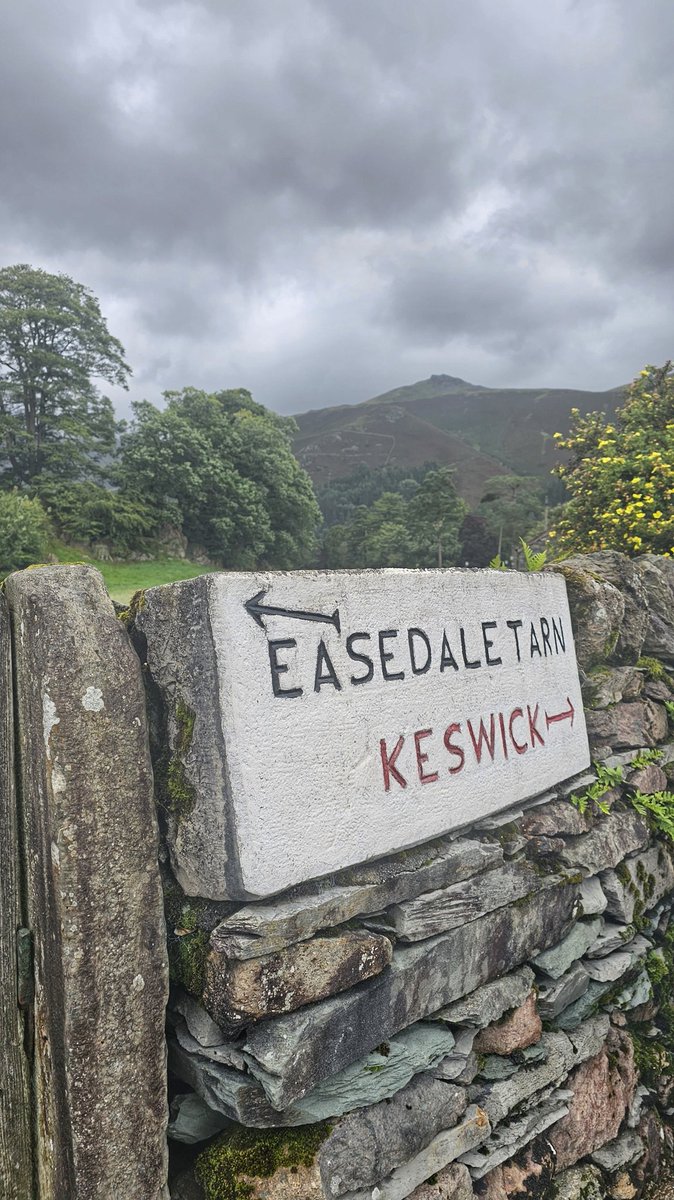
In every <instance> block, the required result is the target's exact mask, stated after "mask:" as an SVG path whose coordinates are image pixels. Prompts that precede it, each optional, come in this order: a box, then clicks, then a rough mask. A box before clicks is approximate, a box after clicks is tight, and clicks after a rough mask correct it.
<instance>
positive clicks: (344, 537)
mask: <svg viewBox="0 0 674 1200" xmlns="http://www.w3.org/2000/svg"><path fill="white" fill-rule="evenodd" d="M464 512H465V508H464V505H463V502H462V501H461V500H460V499H459V498H458V496H457V493H456V488H455V486H454V481H453V478H452V472H451V471H450V470H449V469H448V468H442V469H440V470H438V471H429V472H427V474H426V476H425V477H424V479H423V480H422V482H421V483H420V485H419V487H418V488H417V490H416V492H415V493H414V495H413V496H412V498H411V499H410V500H406V499H405V497H404V496H402V495H401V494H400V493H399V492H384V493H383V494H382V495H381V496H379V497H378V498H377V499H376V500H375V501H374V503H373V504H371V505H370V507H369V508H368V507H366V506H365V505H361V506H360V507H359V508H357V509H356V510H355V512H354V514H353V516H352V517H351V520H350V521H349V522H348V523H347V524H345V525H333V526H331V528H330V529H328V530H327V531H326V535H325V537H324V542H323V557H324V561H325V565H326V566H329V567H432V566H435V565H437V564H438V562H440V563H441V564H442V563H447V562H453V561H455V560H456V558H457V556H458V553H459V538H458V533H459V528H460V526H461V522H462V519H463V515H464Z"/></svg>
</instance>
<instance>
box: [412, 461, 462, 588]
mask: <svg viewBox="0 0 674 1200" xmlns="http://www.w3.org/2000/svg"><path fill="white" fill-rule="evenodd" d="M453 476H454V472H453V471H452V470H451V468H450V467H439V468H438V470H437V471H429V472H428V474H427V475H425V476H424V478H423V480H422V482H421V484H420V486H419V488H418V490H417V491H416V492H415V494H414V496H413V497H412V499H411V500H410V502H409V506H408V511H407V526H408V529H409V531H410V536H411V538H412V542H413V547H414V550H413V554H414V558H415V560H416V565H417V566H432V565H436V564H437V566H439V567H441V566H442V565H443V562H444V563H451V562H456V559H457V556H458V553H459V529H460V528H461V524H462V521H463V518H464V516H465V512H466V507H465V505H464V503H463V501H462V500H460V499H459V496H458V494H457V491H456V487H455V485H454V478H453Z"/></svg>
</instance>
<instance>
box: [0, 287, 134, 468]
mask: <svg viewBox="0 0 674 1200" xmlns="http://www.w3.org/2000/svg"><path fill="white" fill-rule="evenodd" d="M128 375H129V367H128V366H127V364H126V362H125V360H124V350H123V348H122V345H121V343H120V342H118V341H117V339H116V338H114V337H112V335H111V334H110V333H109V332H108V328H107V325H106V322H105V319H104V318H103V316H102V315H101V311H100V307H99V304H98V300H97V299H96V297H95V296H94V295H93V294H92V293H91V292H90V291H89V289H88V288H85V287H83V286H82V284H79V283H75V282H74V281H73V280H72V279H70V278H69V277H68V276H67V275H50V274H48V273H47V272H46V271H42V270H38V269H35V268H33V267H30V266H26V265H25V264H23V265H20V266H14V267H5V268H4V269H2V270H0V444H1V445H2V449H3V458H4V464H3V469H2V475H1V478H2V480H3V481H4V484H5V486H7V485H10V486H11V485H12V484H28V483H31V482H32V481H34V480H35V478H36V477H37V476H40V477H44V476H47V477H50V478H59V479H73V478H75V479H76V478H80V477H82V475H83V474H87V473H90V472H96V471H98V470H100V465H99V464H98V462H97V459H98V458H99V457H100V455H102V454H106V453H109V452H111V451H112V449H113V448H114V440H115V428H116V426H115V419H114V413H113V409H112V405H111V403H110V401H109V400H108V399H107V398H105V397H102V396H100V395H99V393H98V391H97V390H96V388H95V386H94V382H93V381H94V380H95V379H105V380H107V382H108V383H113V384H117V385H119V386H121V387H126V381H127V376H128Z"/></svg>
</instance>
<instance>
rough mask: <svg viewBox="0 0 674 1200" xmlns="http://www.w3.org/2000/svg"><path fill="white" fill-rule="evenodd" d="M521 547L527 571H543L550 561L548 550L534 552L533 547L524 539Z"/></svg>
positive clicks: (521, 539) (521, 540)
mask: <svg viewBox="0 0 674 1200" xmlns="http://www.w3.org/2000/svg"><path fill="white" fill-rule="evenodd" d="M520 546H521V547H522V553H523V555H524V563H525V566H526V569H527V571H542V570H543V567H544V566H545V564H546V562H547V561H548V552H547V550H538V551H536V550H532V549H531V546H528V545H527V543H526V542H525V540H524V538H520Z"/></svg>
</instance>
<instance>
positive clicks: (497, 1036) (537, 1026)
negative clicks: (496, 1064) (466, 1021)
mask: <svg viewBox="0 0 674 1200" xmlns="http://www.w3.org/2000/svg"><path fill="white" fill-rule="evenodd" d="M542 1032H543V1026H542V1024H541V1018H540V1016H539V1015H538V1009H537V1007H536V993H535V991H531V992H530V993H529V995H528V996H527V998H526V1000H524V1002H523V1003H522V1004H520V1005H519V1007H518V1008H515V1009H513V1011H512V1012H510V1013H508V1015H507V1016H505V1017H502V1019H501V1020H500V1021H496V1022H494V1024H493V1025H488V1026H487V1028H486V1029H482V1030H481V1031H480V1033H479V1034H478V1035H477V1038H476V1039H475V1049H476V1051H477V1052H478V1054H503V1055H506V1054H513V1053H514V1052H515V1051H516V1050H525V1049H526V1048H527V1046H532V1045H533V1044H534V1042H537V1041H538V1040H539V1038H540V1036H541V1033H542Z"/></svg>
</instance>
